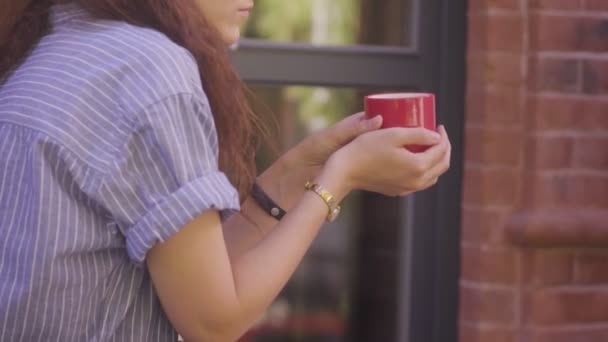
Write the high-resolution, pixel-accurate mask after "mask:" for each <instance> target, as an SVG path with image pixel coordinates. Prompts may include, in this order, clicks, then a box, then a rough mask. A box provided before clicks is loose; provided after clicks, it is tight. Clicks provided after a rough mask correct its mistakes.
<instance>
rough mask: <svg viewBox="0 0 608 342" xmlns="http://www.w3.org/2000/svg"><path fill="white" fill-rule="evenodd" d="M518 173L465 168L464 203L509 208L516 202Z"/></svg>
mask: <svg viewBox="0 0 608 342" xmlns="http://www.w3.org/2000/svg"><path fill="white" fill-rule="evenodd" d="M518 185H519V172H518V171H517V170H514V169H509V168H478V167H470V166H465V176H464V203H469V204H480V203H483V204H486V205H502V206H510V205H513V204H514V203H515V202H516V194H517V187H518Z"/></svg>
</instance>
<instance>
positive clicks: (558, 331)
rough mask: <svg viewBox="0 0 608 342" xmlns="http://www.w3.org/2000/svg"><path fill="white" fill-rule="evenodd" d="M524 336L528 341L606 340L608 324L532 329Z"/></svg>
mask: <svg viewBox="0 0 608 342" xmlns="http://www.w3.org/2000/svg"><path fill="white" fill-rule="evenodd" d="M524 336H525V341H527V342H606V341H608V325H604V326H597V325H595V326H589V327H588V326H584V325H583V326H573V327H567V328H563V327H558V328H553V329H552V328H545V329H531V331H530V332H528V333H526V334H525V335H524Z"/></svg>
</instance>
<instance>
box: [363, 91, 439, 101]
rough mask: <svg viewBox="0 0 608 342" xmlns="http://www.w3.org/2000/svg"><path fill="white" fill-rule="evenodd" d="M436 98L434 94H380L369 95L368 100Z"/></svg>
mask: <svg viewBox="0 0 608 342" xmlns="http://www.w3.org/2000/svg"><path fill="white" fill-rule="evenodd" d="M433 96H435V95H434V94H432V93H407V92H404V93H380V94H371V95H367V96H366V97H365V98H366V99H372V100H401V99H414V98H425V97H433Z"/></svg>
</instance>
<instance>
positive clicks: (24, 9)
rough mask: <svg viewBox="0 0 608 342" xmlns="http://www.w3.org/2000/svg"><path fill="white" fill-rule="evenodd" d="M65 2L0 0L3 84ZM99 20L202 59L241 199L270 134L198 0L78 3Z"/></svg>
mask: <svg viewBox="0 0 608 342" xmlns="http://www.w3.org/2000/svg"><path fill="white" fill-rule="evenodd" d="M59 2H69V1H65V0H62V1H60V0H55V1H53V0H0V8H1V9H2V10H1V11H0V12H2V13H0V82H1V80H2V79H3V78H4V77H5V76H7V74H8V73H9V71H10V70H11V69H12V68H14V67H16V66H18V65H19V64H20V63H21V62H22V61H23V59H24V58H25V57H26V56H27V54H28V53H29V51H30V49H32V48H33V47H34V46H35V44H36V43H37V42H38V41H39V40H40V38H42V37H43V36H44V35H45V33H46V32H47V31H48V29H49V9H50V7H51V6H52V4H53V3H59ZM73 2H75V3H78V4H79V5H80V6H82V7H83V8H84V9H86V10H88V11H89V12H90V13H91V14H93V15H94V16H96V17H99V18H104V19H113V20H120V21H124V22H127V23H130V24H133V25H138V26H144V27H148V28H152V29H155V30H157V31H160V32H162V33H164V34H165V35H167V36H168V37H169V38H170V39H171V40H173V41H174V42H175V43H176V44H179V45H181V46H182V47H184V48H186V49H187V50H189V51H190V52H191V53H192V55H193V56H194V58H195V59H196V61H197V63H198V66H199V69H200V71H201V75H203V74H204V77H201V79H202V82H203V87H204V89H205V91H206V93H207V96H208V98H209V101H210V104H211V109H212V111H213V115H214V120H215V124H216V128H217V132H218V139H219V146H220V160H219V164H220V169H221V170H222V171H223V172H225V173H226V174H227V176H228V178H229V179H230V181H231V182H232V184H233V185H234V186H235V187H236V188H237V189H238V191H239V194H240V196H241V200H244V199H245V197H246V195H247V194H248V193H249V192H250V189H251V187H252V185H253V182H254V180H255V176H256V168H255V153H256V151H257V148H258V147H259V145H260V143H261V140H262V138H263V137H264V136H265V134H264V133H265V132H266V131H265V130H264V127H263V126H262V125H261V120H260V119H259V118H258V117H257V116H256V115H255V113H254V112H253V110H252V109H251V107H250V105H249V102H248V99H247V95H248V94H249V93H248V91H247V89H246V87H245V85H244V83H243V82H242V81H241V79H240V78H239V76H238V74H237V73H236V71H235V69H234V67H233V66H232V64H231V62H230V59H229V52H228V49H227V46H226V44H225V42H224V41H223V40H222V38H221V36H220V34H219V32H218V31H217V30H216V29H215V28H214V27H212V25H211V24H210V23H209V21H208V20H207V19H206V18H205V17H204V13H202V11H201V10H200V9H199V7H198V6H197V5H196V0H73Z"/></svg>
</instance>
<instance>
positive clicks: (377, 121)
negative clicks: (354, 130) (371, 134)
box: [367, 115, 382, 128]
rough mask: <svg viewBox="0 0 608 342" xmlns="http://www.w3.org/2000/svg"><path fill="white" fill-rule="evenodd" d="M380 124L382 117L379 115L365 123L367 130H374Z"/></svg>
mask: <svg viewBox="0 0 608 342" xmlns="http://www.w3.org/2000/svg"><path fill="white" fill-rule="evenodd" d="M381 122H382V117H381V116H380V115H377V116H374V117H373V118H371V119H369V120H368V121H367V126H368V127H369V128H376V127H378V126H379V125H380V123H381Z"/></svg>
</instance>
